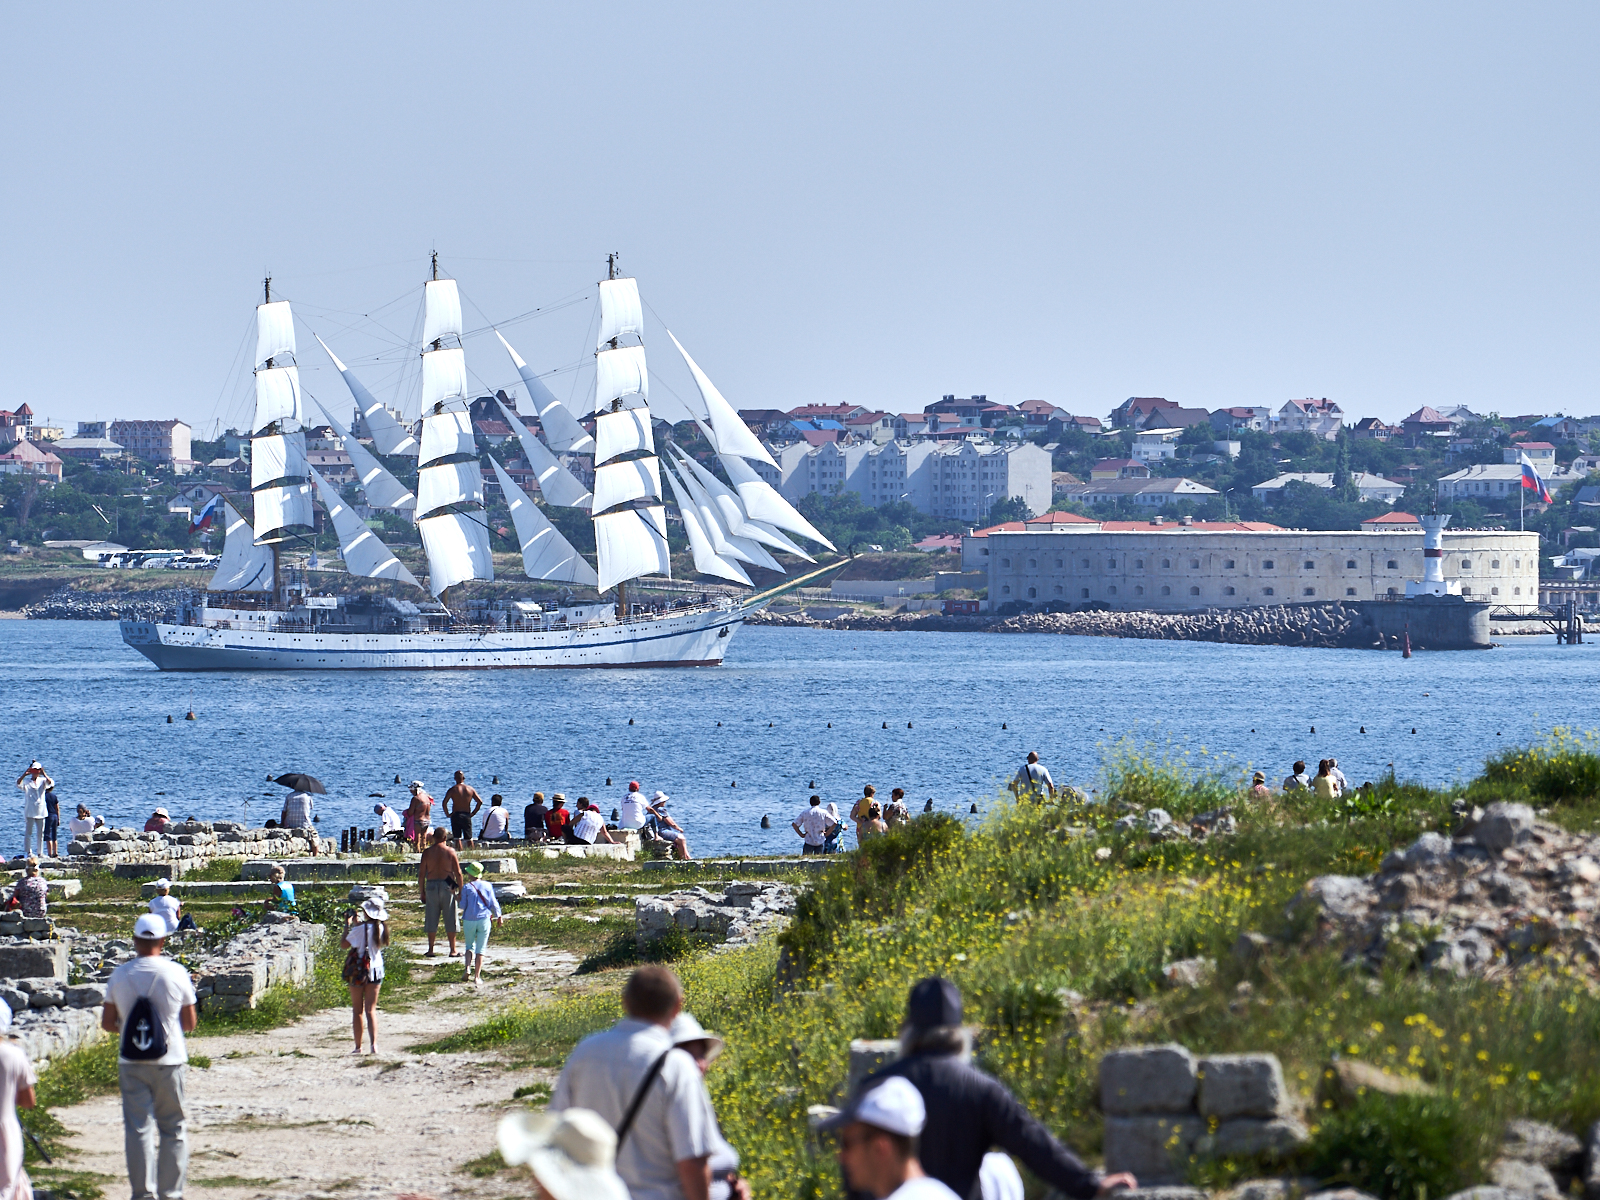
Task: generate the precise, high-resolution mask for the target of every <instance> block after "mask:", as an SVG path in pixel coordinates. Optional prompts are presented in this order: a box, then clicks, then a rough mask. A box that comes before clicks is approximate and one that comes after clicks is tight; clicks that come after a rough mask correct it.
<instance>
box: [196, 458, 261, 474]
mask: <svg viewBox="0 0 1600 1200" xmlns="http://www.w3.org/2000/svg"><path fill="white" fill-rule="evenodd" d="M206 470H207V471H209V472H210V473H211V474H212V475H214V476H217V477H218V478H227V477H229V476H235V475H249V474H250V462H249V460H248V459H243V458H213V459H212V460H211V461H210V462H209V463H207V464H206Z"/></svg>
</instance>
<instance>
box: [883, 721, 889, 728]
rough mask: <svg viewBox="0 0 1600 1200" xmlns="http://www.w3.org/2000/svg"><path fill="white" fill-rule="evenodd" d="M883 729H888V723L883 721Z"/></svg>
mask: <svg viewBox="0 0 1600 1200" xmlns="http://www.w3.org/2000/svg"><path fill="white" fill-rule="evenodd" d="M883 727H884V728H885V729H887V728H889V722H887V721H885V722H884V723H883Z"/></svg>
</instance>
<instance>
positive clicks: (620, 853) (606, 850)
mask: <svg viewBox="0 0 1600 1200" xmlns="http://www.w3.org/2000/svg"><path fill="white" fill-rule="evenodd" d="M529 850H530V851H531V852H533V853H537V854H539V855H541V856H542V857H544V858H610V859H615V860H617V861H619V862H632V861H633V854H634V850H633V847H632V846H629V845H626V844H622V845H611V844H610V843H607V842H600V843H597V844H596V845H593V846H569V845H567V844H566V843H565V842H556V843H550V842H534V843H533V844H532V845H531V846H530V847H529ZM645 865H646V866H649V865H650V864H649V863H646V864H645Z"/></svg>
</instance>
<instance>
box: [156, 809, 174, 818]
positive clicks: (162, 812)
mask: <svg viewBox="0 0 1600 1200" xmlns="http://www.w3.org/2000/svg"><path fill="white" fill-rule="evenodd" d="M155 815H156V816H158V817H171V816H172V814H171V813H169V812H168V811H167V810H166V809H164V808H158V809H156V811H155Z"/></svg>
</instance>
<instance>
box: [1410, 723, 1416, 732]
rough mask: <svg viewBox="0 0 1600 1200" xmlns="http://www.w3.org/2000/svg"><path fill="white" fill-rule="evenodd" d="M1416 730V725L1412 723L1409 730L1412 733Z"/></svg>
mask: <svg viewBox="0 0 1600 1200" xmlns="http://www.w3.org/2000/svg"><path fill="white" fill-rule="evenodd" d="M1416 731H1417V727H1416V726H1415V725H1413V726H1412V727H1411V732H1412V733H1415V732H1416Z"/></svg>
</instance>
